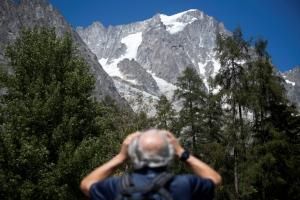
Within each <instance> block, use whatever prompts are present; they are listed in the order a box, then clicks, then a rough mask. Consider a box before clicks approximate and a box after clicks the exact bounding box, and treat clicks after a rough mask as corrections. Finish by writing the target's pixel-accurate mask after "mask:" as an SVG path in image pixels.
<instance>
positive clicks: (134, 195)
mask: <svg viewBox="0 0 300 200" xmlns="http://www.w3.org/2000/svg"><path fill="white" fill-rule="evenodd" d="M172 178H173V174H170V173H167V172H163V173H161V174H159V175H157V176H156V177H155V178H154V179H153V180H152V181H151V182H150V183H149V184H148V185H147V186H146V187H141V186H138V185H134V184H133V182H132V180H131V178H130V175H129V174H125V175H123V176H122V177H121V180H120V194H119V195H118V196H117V198H116V200H172V199H173V198H172V196H171V194H170V192H168V191H167V190H166V188H165V186H166V184H167V183H169V182H170V180H171V179H172Z"/></svg>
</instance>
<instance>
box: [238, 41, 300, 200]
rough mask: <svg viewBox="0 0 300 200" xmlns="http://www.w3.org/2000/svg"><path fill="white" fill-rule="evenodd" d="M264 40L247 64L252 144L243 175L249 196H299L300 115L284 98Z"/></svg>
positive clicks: (258, 44) (266, 197)
mask: <svg viewBox="0 0 300 200" xmlns="http://www.w3.org/2000/svg"><path fill="white" fill-rule="evenodd" d="M266 46H267V41H264V40H257V41H256V42H255V53H256V58H255V59H254V60H253V61H252V62H250V63H249V70H248V76H249V80H250V81H249V94H250V95H249V101H248V107H249V108H250V109H251V110H252V111H253V114H254V115H253V116H254V120H253V128H252V131H253V136H254V137H253V143H252V145H251V148H250V151H249V155H248V160H247V162H246V165H247V168H246V170H245V175H244V176H245V177H247V179H248V184H249V183H250V184H251V185H252V188H253V189H252V191H248V194H247V195H248V198H252V199H253V198H255V199H298V198H299V195H297V192H296V191H298V192H299V191H300V184H299V180H295V179H293V178H291V177H297V176H299V170H298V168H297V167H295V166H297V165H298V164H299V162H300V159H299V156H297V155H298V154H299V144H300V143H299V131H300V125H299V124H300V123H299V122H300V121H299V120H300V118H299V114H298V112H297V110H296V109H295V107H293V106H292V105H290V103H289V102H288V100H287V99H286V97H285V90H284V87H283V84H282V80H281V78H280V77H278V76H277V75H276V73H275V72H274V67H273V66H272V64H271V59H270V57H269V55H268V52H267V51H266Z"/></svg>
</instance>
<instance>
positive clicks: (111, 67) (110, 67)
mask: <svg viewBox="0 0 300 200" xmlns="http://www.w3.org/2000/svg"><path fill="white" fill-rule="evenodd" d="M107 60H108V59H107V58H101V59H100V60H99V63H100V64H101V65H102V68H103V69H104V71H105V72H106V73H107V74H108V75H110V76H112V77H114V76H118V77H120V78H123V75H122V73H121V71H120V69H119V68H118V67H117V63H118V62H115V61H114V62H112V63H110V64H109V63H107Z"/></svg>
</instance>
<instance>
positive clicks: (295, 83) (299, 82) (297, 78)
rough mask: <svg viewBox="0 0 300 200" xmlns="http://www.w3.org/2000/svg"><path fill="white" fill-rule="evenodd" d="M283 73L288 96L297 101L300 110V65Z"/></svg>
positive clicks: (294, 101)
mask: <svg viewBox="0 0 300 200" xmlns="http://www.w3.org/2000/svg"><path fill="white" fill-rule="evenodd" d="M281 75H282V77H283V79H284V80H285V88H286V91H287V97H288V98H289V100H291V101H292V102H293V103H295V104H296V105H297V107H298V108H299V110H300V66H296V67H294V68H293V69H291V70H289V71H286V72H283V73H282V74H281Z"/></svg>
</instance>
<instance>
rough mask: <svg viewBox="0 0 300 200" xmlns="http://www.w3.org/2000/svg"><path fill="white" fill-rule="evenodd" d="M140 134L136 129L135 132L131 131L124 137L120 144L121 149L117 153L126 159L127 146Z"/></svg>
mask: <svg viewBox="0 0 300 200" xmlns="http://www.w3.org/2000/svg"><path fill="white" fill-rule="evenodd" d="M140 134H141V133H140V132H139V131H137V132H134V133H131V134H130V135H128V136H127V137H126V138H125V139H124V141H123V143H122V146H121V150H120V152H119V154H118V155H119V156H120V157H121V158H122V159H123V160H126V159H127V158H128V146H129V145H130V143H131V142H132V141H133V140H134V139H135V138H137V137H139V136H140Z"/></svg>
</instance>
